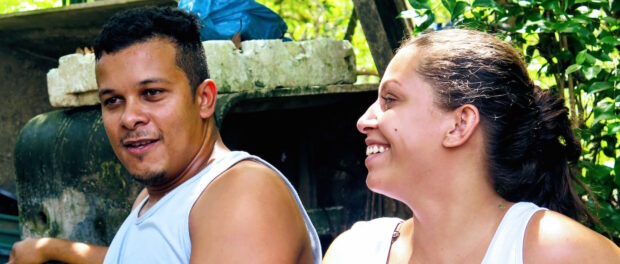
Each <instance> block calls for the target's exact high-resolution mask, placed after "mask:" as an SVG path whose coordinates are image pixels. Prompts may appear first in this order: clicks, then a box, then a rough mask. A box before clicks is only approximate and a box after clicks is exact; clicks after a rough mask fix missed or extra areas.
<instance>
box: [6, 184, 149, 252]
mask: <svg viewBox="0 0 620 264" xmlns="http://www.w3.org/2000/svg"><path fill="white" fill-rule="evenodd" d="M146 195H147V192H146V189H143V190H142V191H141V192H140V194H139V195H138V198H137V199H136V201H135V202H134V204H133V208H135V207H136V206H138V205H139V204H140V202H141V201H142V200H143V199H144V198H145V197H146ZM133 208H132V210H133ZM107 251H108V248H107V247H103V246H97V245H92V244H87V243H81V242H75V241H69V240H64V239H58V238H49V237H44V238H26V239H24V240H22V241H19V242H17V243H15V244H14V245H13V249H12V250H11V256H10V257H9V263H10V264H21V263H45V262H47V261H52V260H55V261H62V262H65V263H103V259H104V258H105V254H106V252H107Z"/></svg>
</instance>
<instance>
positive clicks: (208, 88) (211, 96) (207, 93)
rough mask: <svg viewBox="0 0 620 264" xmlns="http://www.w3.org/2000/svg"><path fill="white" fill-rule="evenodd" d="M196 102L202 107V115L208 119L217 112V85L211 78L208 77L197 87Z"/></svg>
mask: <svg viewBox="0 0 620 264" xmlns="http://www.w3.org/2000/svg"><path fill="white" fill-rule="evenodd" d="M195 100H196V101H195V102H196V104H198V107H199V108H200V110H199V111H200V117H201V118H203V119H207V118H209V117H211V116H213V113H214V112H215V102H216V100H217V86H216V85H215V82H214V81H213V80H211V79H206V80H204V81H202V82H201V83H200V85H198V87H197V88H196V96H195Z"/></svg>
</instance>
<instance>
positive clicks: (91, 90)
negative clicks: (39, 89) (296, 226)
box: [47, 53, 99, 107]
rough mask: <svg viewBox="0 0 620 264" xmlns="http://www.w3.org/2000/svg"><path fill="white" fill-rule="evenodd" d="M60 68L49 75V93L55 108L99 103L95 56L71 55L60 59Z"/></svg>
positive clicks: (52, 70)
mask: <svg viewBox="0 0 620 264" xmlns="http://www.w3.org/2000/svg"><path fill="white" fill-rule="evenodd" d="M58 63H59V64H58V68H57V69H51V70H50V71H49V72H48V73H47V92H48V94H49V97H50V104H51V105H52V106H54V107H66V106H82V105H96V104H98V103H99V96H98V94H97V92H96V91H97V81H96V79H95V55H94V54H92V53H88V54H70V55H66V56H62V57H60V59H59V60H58Z"/></svg>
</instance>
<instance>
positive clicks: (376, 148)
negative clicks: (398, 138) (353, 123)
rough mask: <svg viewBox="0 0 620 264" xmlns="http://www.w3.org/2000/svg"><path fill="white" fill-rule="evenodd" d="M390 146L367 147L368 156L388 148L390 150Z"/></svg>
mask: <svg viewBox="0 0 620 264" xmlns="http://www.w3.org/2000/svg"><path fill="white" fill-rule="evenodd" d="M389 149H390V148H389V147H384V146H377V145H372V146H368V147H366V156H370V155H372V154H377V153H383V152H384V151H386V150H389Z"/></svg>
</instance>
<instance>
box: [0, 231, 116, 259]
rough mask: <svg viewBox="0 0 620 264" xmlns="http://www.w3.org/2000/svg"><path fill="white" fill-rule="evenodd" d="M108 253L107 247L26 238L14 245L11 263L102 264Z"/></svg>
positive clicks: (67, 241)
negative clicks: (59, 262) (61, 263)
mask: <svg viewBox="0 0 620 264" xmlns="http://www.w3.org/2000/svg"><path fill="white" fill-rule="evenodd" d="M107 251H108V248H107V247H102V246H96V245H90V244H86V243H80V242H74V241H69V240H64V239H58V238H49V237H45V238H26V239H24V240H22V241H19V242H17V243H15V244H14V245H13V250H11V256H10V258H9V263H10V264H21V263H45V262H47V261H51V260H56V261H62V262H65V263H102V262H103V258H104V257H105V253H106V252H107Z"/></svg>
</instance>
